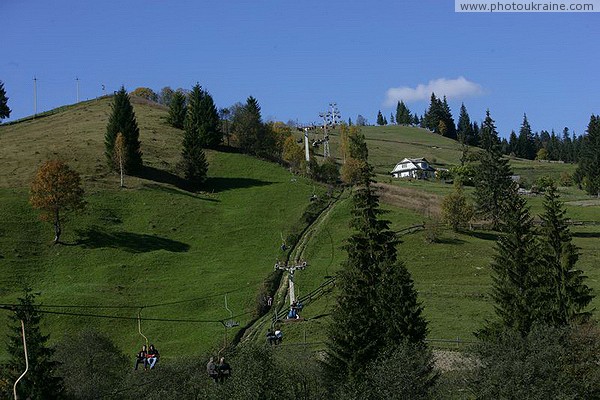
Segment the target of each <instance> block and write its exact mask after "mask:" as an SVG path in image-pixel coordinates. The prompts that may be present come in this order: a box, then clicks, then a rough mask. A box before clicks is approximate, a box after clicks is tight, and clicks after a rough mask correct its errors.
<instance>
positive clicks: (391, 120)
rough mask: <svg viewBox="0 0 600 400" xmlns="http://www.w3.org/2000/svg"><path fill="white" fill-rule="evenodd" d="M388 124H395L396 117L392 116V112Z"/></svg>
mask: <svg viewBox="0 0 600 400" xmlns="http://www.w3.org/2000/svg"><path fill="white" fill-rule="evenodd" d="M390 124H391V125H395V124H396V119H395V118H394V114H393V113H390Z"/></svg>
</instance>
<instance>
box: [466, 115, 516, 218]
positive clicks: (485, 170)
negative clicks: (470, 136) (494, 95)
mask: <svg viewBox="0 0 600 400" xmlns="http://www.w3.org/2000/svg"><path fill="white" fill-rule="evenodd" d="M481 146H482V148H483V149H484V151H483V152H482V153H481V154H480V162H481V164H480V166H479V169H478V170H477V173H476V176H475V202H476V204H477V209H478V211H479V213H480V214H481V215H482V216H484V217H485V218H488V219H490V220H491V221H492V227H493V229H498V227H499V222H500V216H501V211H502V205H503V202H504V200H505V198H506V194H507V192H508V190H509V188H510V186H511V182H512V181H511V175H512V171H511V169H510V166H509V164H508V160H506V159H504V158H502V154H501V152H500V141H499V139H498V132H497V131H496V126H495V125H494V120H493V119H492V117H491V116H490V111H489V110H487V112H486V117H485V120H484V122H483V125H482V126H481Z"/></svg>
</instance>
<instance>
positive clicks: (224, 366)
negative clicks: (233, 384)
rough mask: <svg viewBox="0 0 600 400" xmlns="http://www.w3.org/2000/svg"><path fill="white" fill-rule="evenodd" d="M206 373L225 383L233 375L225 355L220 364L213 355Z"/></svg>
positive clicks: (218, 381)
mask: <svg viewBox="0 0 600 400" xmlns="http://www.w3.org/2000/svg"><path fill="white" fill-rule="evenodd" d="M206 373H207V374H208V377H209V378H211V379H213V380H214V381H215V383H223V382H225V380H226V379H228V378H229V377H230V376H231V366H230V365H229V364H228V363H227V361H225V357H221V359H220V360H219V363H218V364H217V363H216V362H215V358H214V357H211V358H210V359H209V360H208V364H206Z"/></svg>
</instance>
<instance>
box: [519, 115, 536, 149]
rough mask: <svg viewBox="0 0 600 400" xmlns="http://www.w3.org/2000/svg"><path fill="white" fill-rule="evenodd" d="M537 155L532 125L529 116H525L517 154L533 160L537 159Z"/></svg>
mask: <svg viewBox="0 0 600 400" xmlns="http://www.w3.org/2000/svg"><path fill="white" fill-rule="evenodd" d="M535 153H536V150H535V143H534V141H533V134H532V133H531V125H529V121H528V120H527V114H523V123H522V124H521V129H520V130H519V139H518V141H517V151H516V154H517V156H518V157H521V158H526V159H528V160H533V159H534V158H535Z"/></svg>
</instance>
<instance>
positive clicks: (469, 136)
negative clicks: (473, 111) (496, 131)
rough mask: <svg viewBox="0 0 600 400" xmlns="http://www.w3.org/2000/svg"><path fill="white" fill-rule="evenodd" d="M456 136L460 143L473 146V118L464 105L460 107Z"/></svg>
mask: <svg viewBox="0 0 600 400" xmlns="http://www.w3.org/2000/svg"><path fill="white" fill-rule="evenodd" d="M456 135H457V137H458V141H459V142H460V143H463V144H468V145H471V146H473V125H471V118H469V113H468V112H467V107H465V104H464V103H463V104H462V105H461V106H460V115H459V117H458V130H457V132H456Z"/></svg>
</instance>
